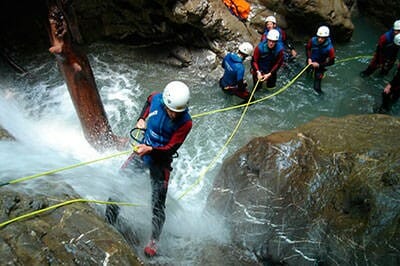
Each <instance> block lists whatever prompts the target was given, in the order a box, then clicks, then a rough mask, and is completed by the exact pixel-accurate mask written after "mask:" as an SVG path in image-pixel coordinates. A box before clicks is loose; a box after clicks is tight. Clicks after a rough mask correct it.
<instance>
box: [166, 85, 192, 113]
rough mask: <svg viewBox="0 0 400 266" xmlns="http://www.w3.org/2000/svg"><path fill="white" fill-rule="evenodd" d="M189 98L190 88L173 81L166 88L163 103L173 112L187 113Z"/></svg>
mask: <svg viewBox="0 0 400 266" xmlns="http://www.w3.org/2000/svg"><path fill="white" fill-rule="evenodd" d="M189 98H190V91H189V88H188V86H186V84H185V83H183V82H181V81H171V82H170V83H168V84H167V86H165V88H164V92H163V101H164V104H165V105H166V106H167V107H168V109H170V110H171V111H174V112H183V111H185V109H186V108H187V106H188V103H189Z"/></svg>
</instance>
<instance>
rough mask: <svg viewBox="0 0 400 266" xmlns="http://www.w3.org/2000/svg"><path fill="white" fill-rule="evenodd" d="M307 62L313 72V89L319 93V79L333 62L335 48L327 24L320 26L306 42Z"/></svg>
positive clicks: (320, 91)
mask: <svg viewBox="0 0 400 266" xmlns="http://www.w3.org/2000/svg"><path fill="white" fill-rule="evenodd" d="M306 55H307V64H309V65H311V66H310V67H311V70H313V73H314V90H315V91H316V92H317V93H319V94H321V93H322V89H321V81H322V78H323V77H324V73H325V71H326V70H327V69H326V67H327V66H331V65H333V64H334V63H335V49H334V47H333V44H332V41H331V38H330V31H329V28H328V27H327V26H320V27H319V28H318V30H317V34H316V36H314V37H312V38H311V39H310V40H309V41H308V43H307V44H306Z"/></svg>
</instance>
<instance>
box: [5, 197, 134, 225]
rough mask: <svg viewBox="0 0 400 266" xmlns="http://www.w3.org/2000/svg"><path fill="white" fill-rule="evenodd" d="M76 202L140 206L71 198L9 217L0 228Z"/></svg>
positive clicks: (128, 204)
mask: <svg viewBox="0 0 400 266" xmlns="http://www.w3.org/2000/svg"><path fill="white" fill-rule="evenodd" d="M77 202H91V203H97V204H116V205H122V206H135V207H137V206H141V205H140V204H134V203H129V202H115V201H101V200H89V199H73V200H68V201H64V202H61V203H59V204H55V205H53V206H50V207H47V208H44V209H40V210H37V211H33V212H30V213H26V214H23V215H21V216H18V217H15V218H13V219H10V220H8V221H5V222H2V223H0V228H2V227H3V226H6V225H8V224H10V223H13V222H17V221H20V220H22V219H25V218H29V217H32V216H35V215H38V214H41V213H43V212H47V211H50V210H52V209H56V208H59V207H62V206H65V205H68V204H72V203H77Z"/></svg>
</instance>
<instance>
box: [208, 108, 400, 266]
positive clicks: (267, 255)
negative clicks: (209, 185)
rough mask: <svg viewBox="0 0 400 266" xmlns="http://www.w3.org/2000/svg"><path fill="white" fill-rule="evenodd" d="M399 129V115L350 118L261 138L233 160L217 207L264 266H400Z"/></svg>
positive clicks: (220, 183)
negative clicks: (266, 263)
mask: <svg viewBox="0 0 400 266" xmlns="http://www.w3.org/2000/svg"><path fill="white" fill-rule="evenodd" d="M399 130H400V120H399V119H397V118H393V117H389V116H382V115H370V116H348V117H345V118H318V119H316V120H314V121H311V122H309V123H307V124H305V125H304V126H302V127H299V128H298V129H295V130H292V131H286V132H277V133H274V134H272V135H269V136H267V137H263V138H256V139H253V140H252V141H251V142H250V143H248V144H247V145H246V146H245V147H243V148H242V149H240V150H239V151H238V152H236V153H235V154H234V155H233V156H231V157H230V158H229V159H228V160H227V161H226V162H225V163H224V165H223V167H222V169H221V172H220V174H219V175H218V177H217V179H216V180H215V185H214V190H213V192H212V193H211V194H210V196H209V199H208V204H209V206H210V207H211V208H215V209H216V210H217V211H218V212H219V213H222V214H223V215H224V216H225V217H226V220H227V222H228V223H229V224H230V225H231V227H232V238H233V241H234V243H235V244H236V245H237V246H238V247H241V248H243V249H245V250H248V251H251V252H254V253H255V254H256V256H258V257H259V259H260V260H261V261H270V262H271V261H273V262H280V263H287V264H288V265H315V264H316V263H324V264H325V263H326V265H332V264H337V265H355V264H360V265H361V264H365V263H366V261H368V262H369V263H375V264H377V265H383V264H385V265H395V264H396V263H398V261H399V259H400V255H399V253H398V252H397V251H398V250H399V249H400V244H399V241H398V240H399V238H400V230H399V228H398V222H399V219H400V204H398V199H399V193H400V174H398V173H400V163H399V162H400V160H399V159H400V135H399V134H398V132H399ZM313 263H315V264H313Z"/></svg>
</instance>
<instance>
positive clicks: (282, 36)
mask: <svg viewBox="0 0 400 266" xmlns="http://www.w3.org/2000/svg"><path fill="white" fill-rule="evenodd" d="M272 29H276V30H277V31H278V32H279V42H281V43H282V44H283V47H284V49H285V50H284V61H285V62H291V61H293V60H294V59H295V58H296V56H297V52H296V49H295V48H294V45H293V44H292V43H291V42H290V41H289V40H288V38H287V35H286V32H285V31H284V30H283V29H282V28H281V27H278V25H277V22H276V18H275V16H268V17H267V18H266V19H265V28H264V32H263V34H262V35H261V40H260V41H261V42H262V41H266V40H267V35H268V32H269V31H270V30H272Z"/></svg>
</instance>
